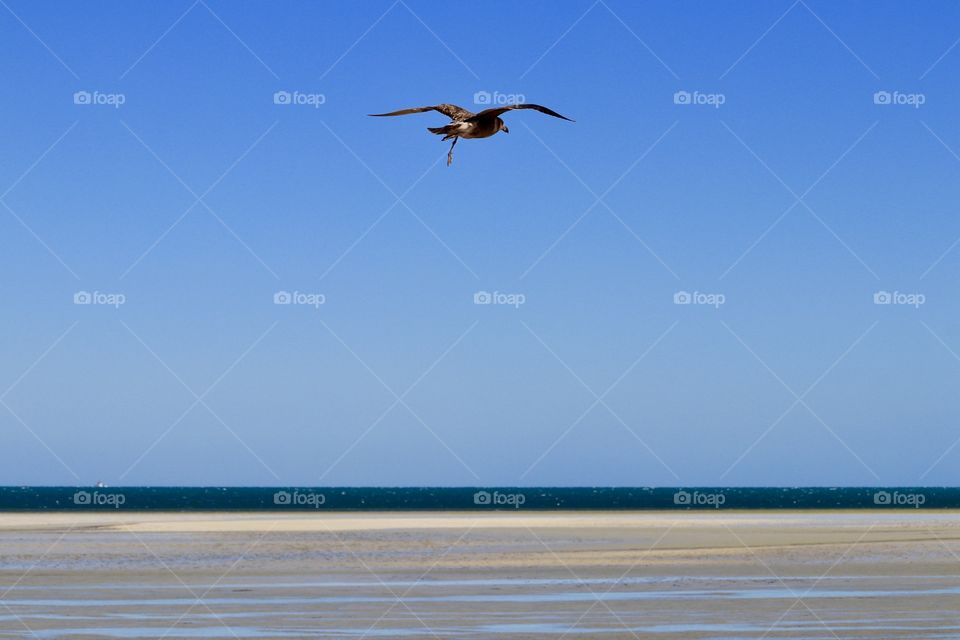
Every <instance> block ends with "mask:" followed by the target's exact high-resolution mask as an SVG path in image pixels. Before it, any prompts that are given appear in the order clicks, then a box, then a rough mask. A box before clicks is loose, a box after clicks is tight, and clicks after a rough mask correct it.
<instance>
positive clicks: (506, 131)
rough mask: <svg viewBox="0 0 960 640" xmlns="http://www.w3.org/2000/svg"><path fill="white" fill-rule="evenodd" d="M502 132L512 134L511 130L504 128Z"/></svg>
mask: <svg viewBox="0 0 960 640" xmlns="http://www.w3.org/2000/svg"><path fill="white" fill-rule="evenodd" d="M501 131H503V132H504V133H510V129H507V128H506V127H504V128H503V129H501Z"/></svg>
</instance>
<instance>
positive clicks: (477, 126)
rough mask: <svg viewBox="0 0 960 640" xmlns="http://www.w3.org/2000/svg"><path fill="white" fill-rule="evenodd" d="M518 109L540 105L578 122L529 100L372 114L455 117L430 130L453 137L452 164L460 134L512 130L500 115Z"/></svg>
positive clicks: (449, 154)
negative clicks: (488, 106) (477, 109)
mask: <svg viewBox="0 0 960 640" xmlns="http://www.w3.org/2000/svg"><path fill="white" fill-rule="evenodd" d="M514 109H536V110H537V111H539V112H540V113H545V114H547V115H548V116H553V117H554V118H561V119H562V120H567V121H568V122H574V121H573V120H571V119H570V118H568V117H566V116H562V115H560V114H559V113H557V112H556V111H553V110H552V109H548V108H546V107H541V106H540V105H538V104H529V103H521V104H512V105H510V106H506V107H496V108H494V109H484V110H483V111H481V112H480V113H471V112H469V111H467V110H466V109H464V108H463V107H458V106H457V105H455V104H438V105H435V106H432V107H414V108H412V109H401V110H400V111H391V112H390V113H371V114H370V115H371V116H374V117H377V118H381V117H384V116H405V115H408V114H411V113H423V112H424V111H438V112H440V113H442V114H443V115H445V116H447V117H448V118H450V120H452V122H451V123H450V124H448V125H447V126H445V127H427V131H429V132H430V133H435V134H437V135H442V136H443V140H444V141H446V140H449V139H450V138H453V144H451V145H450V151H448V152H447V166H448V167H449V166H450V165H451V163H453V148H454V147H455V146H457V140H459V139H460V138H489V137H490V136H492V135H494V134H495V133H497V132H498V131H503V132H504V133H510V129H507V125H506V123H505V122H504V121H503V120H502V119H501V118H500V115H501V114H503V113H506V112H507V111H513V110H514Z"/></svg>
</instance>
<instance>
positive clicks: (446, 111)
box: [370, 104, 562, 122]
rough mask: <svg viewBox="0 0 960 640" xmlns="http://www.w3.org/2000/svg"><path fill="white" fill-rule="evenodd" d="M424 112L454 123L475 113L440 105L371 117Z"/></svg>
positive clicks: (453, 106)
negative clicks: (441, 115)
mask: <svg viewBox="0 0 960 640" xmlns="http://www.w3.org/2000/svg"><path fill="white" fill-rule="evenodd" d="M424 111H439V112H440V113H442V114H443V115H445V116H447V117H448V118H450V119H451V120H453V121H454V122H463V121H464V120H466V119H467V118H472V117H473V113H471V112H470V111H467V110H466V109H464V108H463V107H458V106H457V105H455V104H438V105H434V106H432V107H414V108H412V109H401V110H400V111H391V112H390V113H371V114H370V115H371V116H405V115H408V114H411V113H423V112H424ZM561 117H562V116H561Z"/></svg>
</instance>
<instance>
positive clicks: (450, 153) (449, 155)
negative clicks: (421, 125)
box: [447, 136, 460, 167]
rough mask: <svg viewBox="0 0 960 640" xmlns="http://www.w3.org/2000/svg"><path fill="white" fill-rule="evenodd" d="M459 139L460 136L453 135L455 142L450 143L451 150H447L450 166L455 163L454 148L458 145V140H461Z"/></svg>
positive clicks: (448, 164)
mask: <svg viewBox="0 0 960 640" xmlns="http://www.w3.org/2000/svg"><path fill="white" fill-rule="evenodd" d="M459 139H460V138H458V137H457V136H453V144H451V145H450V151H448V152H447V166H448V167H449V166H450V165H451V164H453V148H454V147H455V146H457V140H459Z"/></svg>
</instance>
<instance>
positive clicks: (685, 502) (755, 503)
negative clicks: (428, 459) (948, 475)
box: [0, 486, 960, 512]
mask: <svg viewBox="0 0 960 640" xmlns="http://www.w3.org/2000/svg"><path fill="white" fill-rule="evenodd" d="M718 509H875V510H884V509H960V488H958V487H67V486H62V487H47V486H44V487H0V511H91V510H92V511H115V510H128V511H277V512H283V511H323V510H326V511H428V510H429V511H435V510H438V511H464V510H466V511H492V510H510V511H513V510H536V511H550V510H558V511H559V510H612V511H617V510H641V511H643V510H718Z"/></svg>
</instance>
